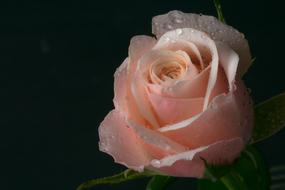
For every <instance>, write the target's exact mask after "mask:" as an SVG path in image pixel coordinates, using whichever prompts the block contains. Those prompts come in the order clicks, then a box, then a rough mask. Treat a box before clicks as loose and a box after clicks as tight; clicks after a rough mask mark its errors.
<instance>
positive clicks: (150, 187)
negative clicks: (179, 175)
mask: <svg viewBox="0 0 285 190" xmlns="http://www.w3.org/2000/svg"><path fill="white" fill-rule="evenodd" d="M174 180H175V177H171V176H162V175H156V176H154V177H153V178H151V180H150V181H149V182H148V184H147V187H146V190H163V189H165V188H166V186H167V185H168V184H170V183H171V182H173V181H174Z"/></svg>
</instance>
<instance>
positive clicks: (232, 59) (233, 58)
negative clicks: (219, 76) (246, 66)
mask: <svg viewBox="0 0 285 190" xmlns="http://www.w3.org/2000/svg"><path fill="white" fill-rule="evenodd" d="M216 45H217V48H218V53H219V58H220V64H221V66H222V67H223V70H224V72H225V74H226V76H227V80H228V83H229V90H230V91H232V90H233V88H234V84H233V83H234V81H235V78H236V72H237V67H238V63H239V57H238V55H237V54H236V52H234V51H233V50H232V49H231V48H229V47H228V46H227V45H225V44H224V43H220V42H217V43H216Z"/></svg>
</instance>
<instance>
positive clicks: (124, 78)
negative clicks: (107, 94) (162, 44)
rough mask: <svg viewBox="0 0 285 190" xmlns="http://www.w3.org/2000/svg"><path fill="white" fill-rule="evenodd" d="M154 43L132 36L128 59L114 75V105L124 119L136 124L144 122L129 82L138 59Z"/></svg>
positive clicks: (145, 38)
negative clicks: (123, 115)
mask: <svg viewBox="0 0 285 190" xmlns="http://www.w3.org/2000/svg"><path fill="white" fill-rule="evenodd" d="M155 43H156V40H155V39H154V38H152V37H149V36H134V37H133V38H132V39H131V41H130V46H129V57H128V58H126V59H125V61H124V62H123V63H122V64H121V66H120V67H119V68H118V69H117V71H116V73H115V84H114V91H115V97H114V105H115V107H116V109H118V110H119V111H121V112H123V113H124V114H125V115H126V117H128V118H130V119H132V120H134V121H136V122H137V123H144V121H143V118H142V117H141V115H140V113H139V110H138V105H137V104H136V101H135V99H134V97H133V95H132V93H131V81H132V80H133V74H134V72H135V70H136V67H137V61H138V59H139V58H140V57H141V56H142V55H144V54H145V53H146V52H147V51H150V50H151V49H152V47H153V46H154V44H155Z"/></svg>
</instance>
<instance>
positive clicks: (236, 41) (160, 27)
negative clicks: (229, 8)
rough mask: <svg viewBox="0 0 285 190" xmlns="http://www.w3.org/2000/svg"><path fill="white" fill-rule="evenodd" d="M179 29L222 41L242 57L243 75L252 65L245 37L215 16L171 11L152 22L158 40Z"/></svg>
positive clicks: (241, 73) (241, 71) (240, 66)
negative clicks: (188, 29)
mask: <svg viewBox="0 0 285 190" xmlns="http://www.w3.org/2000/svg"><path fill="white" fill-rule="evenodd" d="M177 28H195V29H197V30H200V31H204V32H206V33H207V34H209V35H211V37H212V39H214V40H215V41H222V42H224V43H226V44H227V45H228V46H229V47H231V48H232V49H233V50H234V51H235V52H237V53H238V55H239V57H240V63H239V68H238V73H239V74H240V75H243V74H244V73H245V72H246V71H247V69H248V68H249V66H250V65H251V54H250V50H249V46H248V42H247V40H246V39H245V38H244V35H243V34H242V33H240V32H239V31H237V30H236V29H234V28H233V27H231V26H228V25H226V24H224V23H222V22H220V21H219V20H218V19H217V18H215V17H213V16H206V15H198V14H192V13H183V12H181V11H170V12H169V13H167V14H164V15H159V16H155V17H154V18H153V20H152V32H153V34H155V35H156V36H157V37H158V38H159V37H160V36H162V35H163V34H164V33H166V32H167V31H169V30H173V29H177Z"/></svg>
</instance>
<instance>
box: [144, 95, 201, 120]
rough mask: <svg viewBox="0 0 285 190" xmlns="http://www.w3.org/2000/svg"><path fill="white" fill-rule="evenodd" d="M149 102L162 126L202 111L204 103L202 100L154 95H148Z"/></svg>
mask: <svg viewBox="0 0 285 190" xmlns="http://www.w3.org/2000/svg"><path fill="white" fill-rule="evenodd" d="M149 100H150V102H151V104H152V107H153V109H154V110H155V112H156V115H157V116H158V117H159V119H160V123H161V125H162V126H163V125H167V124H173V123H176V122H179V121H181V120H184V119H185V118H189V117H193V116H194V115H196V114H198V113H200V112H201V111H202V108H203V102H204V98H194V99H182V98H181V99H180V98H179V99H177V98H171V97H163V96H159V95H157V94H155V93H149Z"/></svg>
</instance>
